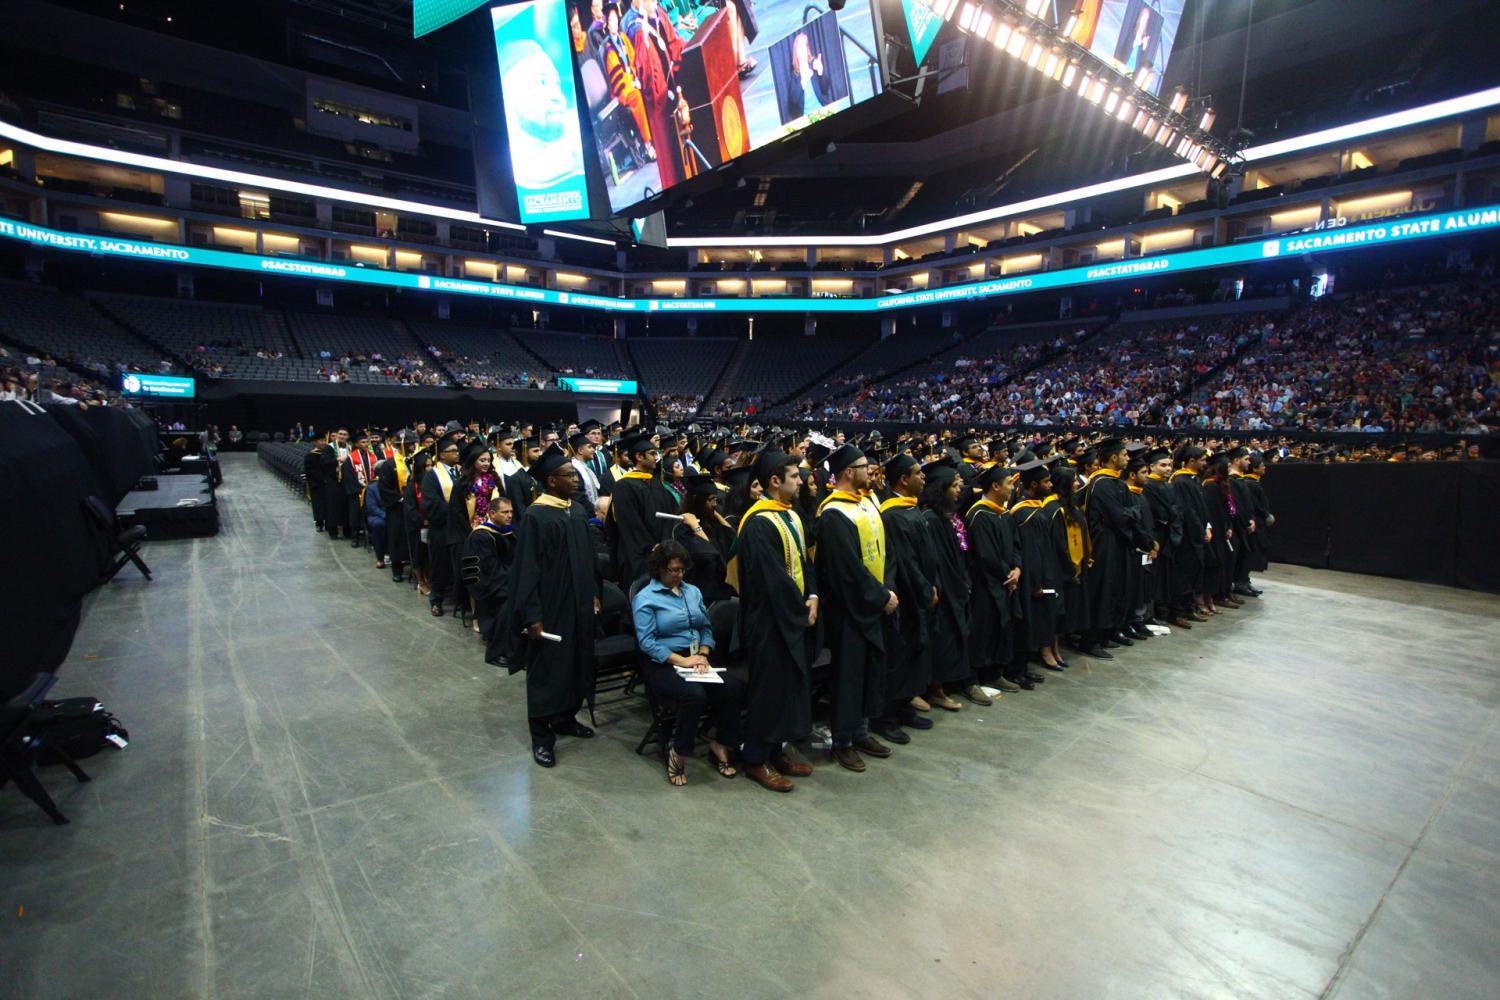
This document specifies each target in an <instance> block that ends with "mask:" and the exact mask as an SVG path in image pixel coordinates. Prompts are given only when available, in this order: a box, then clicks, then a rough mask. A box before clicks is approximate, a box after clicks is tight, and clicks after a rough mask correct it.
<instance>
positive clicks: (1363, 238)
mask: <svg viewBox="0 0 1500 1000" xmlns="http://www.w3.org/2000/svg"><path fill="white" fill-rule="evenodd" d="M1497 228H1500V206H1495V205H1492V206H1488V207H1485V208H1473V209H1466V210H1464V211H1459V212H1439V213H1435V214H1431V215H1419V216H1412V217H1410V218H1406V219H1387V220H1382V221H1380V222H1377V223H1372V224H1370V225H1362V226H1349V227H1346V228H1343V229H1330V230H1323V231H1321V232H1310V233H1298V234H1295V235H1290V236H1277V237H1271V238H1269V239H1264V240H1256V241H1253V242H1246V243H1233V244H1230V245H1228V246H1220V247H1211V248H1209V249H1206V250H1184V251H1182V252H1180V253H1164V254H1157V255H1155V256H1152V257H1133V258H1127V259H1125V260H1118V261H1111V262H1108V263H1100V264H1090V265H1087V266H1084V267H1070V268H1064V269H1062V270H1058V271H1037V272H1035V273H1033V274H1018V275H1013V276H1011V277H1006V278H992V279H989V280H986V281H966V282H963V283H962V284H957V285H948V286H946V287H943V288H934V289H927V290H923V291H914V292H898V293H893V294H890V295H886V296H883V297H881V298H860V299H856V298H848V299H838V298H764V299H755V298H728V297H726V298H698V299H655V298H652V299H631V298H610V297H608V296H605V295H581V294H578V293H576V292H563V291H556V290H553V289H550V288H532V287H529V286H521V285H504V284H500V283H498V282H490V281H477V280H473V279H465V278H443V277H438V276H435V275H430V274H415V273H412V272H409V271H388V270H385V269H384V268H378V267H359V266H356V265H353V264H345V263H340V262H325V261H318V260H303V259H299V258H289V257H261V256H257V255H255V254H246V253H234V252H232V251H228V250H209V249H206V248H202V247H184V246H176V245H169V244H160V243H151V242H149V241H142V240H129V239H121V238H117V237H112V236H91V235H85V234H83V233H70V232H63V231H60V230H56V229H47V228H44V227H42V226H33V225H29V224H27V223H24V222H16V221H15V220H12V219H5V218H0V239H10V240H17V241H20V242H23V243H28V244H30V245H32V246H37V247H43V248H47V249H52V250H67V251H73V252H77V253H87V254H91V255H93V256H96V257H122V258H129V259H134V260H148V261H159V262H161V263H167V264H174V265H178V266H181V265H183V264H189V265H196V266H199V267H216V268H226V269H229V270H235V271H254V272H257V273H260V274H276V275H282V276H287V277H299V278H313V279H315V280H318V281H323V282H353V283H356V284H361V285H378V286H382V287H385V288H410V289H420V290H424V291H433V292H446V293H448V294H451V295H476V296H484V297H487V298H492V299H508V300H511V301H514V302H524V303H526V304H528V305H532V306H544V305H551V306H568V307H572V308H577V309H598V310H602V311H606V312H634V313H658V312H659V313H669V312H681V313H706V312H717V313H773V312H779V313H888V312H892V311H896V310H900V309H911V308H915V307H918V306H929V305H935V304H940V303H954V302H966V301H972V300H976V299H988V298H995V297H998V296H1002V295H1015V294H1018V293H1021V292H1038V291H1045V290H1048V289H1061V288H1080V287H1085V286H1088V285H1094V284H1100V283H1102V282H1108V281H1116V280H1119V279H1121V278H1134V277H1145V276H1151V275H1158V274H1179V273H1182V272H1185V271H1198V270H1203V269H1204V268H1212V267H1224V266H1228V265H1234V264H1252V263H1255V262H1256V261H1263V260H1271V259H1275V258H1279V257H1291V256H1295V255H1298V254H1308V253H1332V252H1336V251H1341V250H1360V249H1368V248H1373V247H1383V246H1391V245H1394V244H1398V243H1406V242H1409V241H1411V240H1418V239H1426V238H1429V237H1435V236H1460V235H1463V234H1465V233H1470V232H1477V231H1480V230H1490V229H1497Z"/></svg>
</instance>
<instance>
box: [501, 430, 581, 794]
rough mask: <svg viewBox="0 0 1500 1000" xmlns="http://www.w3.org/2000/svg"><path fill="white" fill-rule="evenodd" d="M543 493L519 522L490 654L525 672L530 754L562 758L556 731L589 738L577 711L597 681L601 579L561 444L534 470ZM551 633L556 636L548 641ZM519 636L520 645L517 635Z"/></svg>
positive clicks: (546, 763)
mask: <svg viewBox="0 0 1500 1000" xmlns="http://www.w3.org/2000/svg"><path fill="white" fill-rule="evenodd" d="M530 472H531V477H532V478H533V479H535V480H536V481H537V482H539V483H541V484H542V486H543V491H544V492H543V493H542V494H541V495H540V496H538V497H537V498H536V500H535V501H534V502H533V503H532V505H531V506H530V507H528V508H527V509H526V515H525V516H524V517H522V518H521V522H520V524H519V525H518V526H517V527H516V532H515V534H516V551H515V559H514V562H513V563H512V569H511V578H510V601H509V604H508V605H507V606H506V608H505V612H504V614H503V615H502V618H501V624H500V625H499V626H497V629H496V631H495V632H494V633H493V634H492V636H491V639H490V642H489V643H488V651H487V653H486V658H487V659H488V660H489V661H490V662H492V663H495V662H501V661H503V660H508V661H509V665H510V672H511V673H515V672H516V671H517V670H525V671H526V716H527V721H528V725H529V727H530V730H531V756H532V759H533V760H535V761H536V762H537V763H538V764H540V765H541V766H542V767H552V766H553V765H555V764H556V763H557V756H556V739H557V736H559V735H562V736H579V737H585V738H587V737H590V736H593V735H594V731H593V730H592V729H590V728H589V727H588V726H585V725H584V724H583V723H581V722H579V721H578V720H577V719H576V718H574V716H575V715H577V713H578V709H579V708H580V707H581V706H582V705H583V701H584V699H585V698H586V697H587V696H588V695H589V693H590V692H591V691H592V690H593V684H594V630H595V617H596V616H597V615H598V613H599V597H600V593H601V589H600V588H601V586H602V583H601V581H600V579H599V576H598V573H597V566H596V563H595V561H594V550H593V546H592V545H591V544H590V543H589V532H588V524H587V518H586V516H585V515H584V513H583V511H582V509H581V508H579V506H578V505H577V504H575V503H574V502H573V499H572V498H573V494H574V493H576V492H577V490H578V471H577V470H576V469H574V468H573V465H572V463H571V462H570V461H569V460H568V456H567V455H566V454H564V453H563V450H562V449H561V448H559V447H557V446H556V445H553V446H551V447H550V448H548V449H547V450H546V451H544V452H543V453H542V455H541V457H540V458H539V459H538V460H537V463H536V464H535V465H533V466H532V467H531V470H530ZM544 634H547V635H551V636H554V637H556V638H555V641H554V639H547V638H543V635H544ZM517 635H519V640H518V643H517V641H516V640H514V639H513V637H515V636H517Z"/></svg>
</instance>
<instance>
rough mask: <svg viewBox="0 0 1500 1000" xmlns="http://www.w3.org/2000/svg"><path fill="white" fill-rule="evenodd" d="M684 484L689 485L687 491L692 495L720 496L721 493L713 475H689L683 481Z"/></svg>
mask: <svg viewBox="0 0 1500 1000" xmlns="http://www.w3.org/2000/svg"><path fill="white" fill-rule="evenodd" d="M682 484H683V485H684V486H686V487H687V493H688V496H690V497H711V496H718V493H719V486H718V484H717V483H715V482H714V477H713V476H705V475H702V474H699V475H696V476H688V477H687V478H686V479H684V480H683V481H682Z"/></svg>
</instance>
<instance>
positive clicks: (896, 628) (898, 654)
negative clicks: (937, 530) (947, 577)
mask: <svg viewBox="0 0 1500 1000" xmlns="http://www.w3.org/2000/svg"><path fill="white" fill-rule="evenodd" d="M926 484H927V475H926V473H924V472H923V471H922V466H921V464H920V463H918V461H917V460H916V459H915V458H913V457H912V456H910V455H906V454H901V455H897V456H896V457H895V458H892V459H890V460H889V461H888V462H886V464H885V485H886V489H887V491H888V492H889V494H890V496H889V497H888V498H887V499H886V500H885V501H884V502H883V503H881V505H880V520H881V521H882V522H883V523H884V525H885V541H886V553H885V565H886V579H887V580H889V581H890V582H891V583H892V584H894V589H895V591H896V597H897V598H899V599H900V601H901V606H900V607H898V608H897V609H896V613H895V615H893V616H891V618H890V619H887V625H886V671H885V695H884V700H885V708H884V710H883V711H882V712H881V713H880V715H879V716H878V717H877V718H875V719H874V720H872V721H871V722H870V728H871V729H872V730H873V731H874V732H876V733H878V734H879V735H881V736H883V737H885V738H886V739H887V740H889V741H891V742H892V743H896V744H904V743H910V742H911V737H910V736H908V735H907V734H906V732H905V731H904V730H903V728H902V727H903V726H904V727H906V728H907V729H931V728H932V721H931V720H930V719H926V718H923V717H922V716H921V715H920V714H918V712H917V710H916V709H915V708H913V707H912V699H913V698H915V697H918V696H920V695H922V694H924V693H926V691H927V688H928V687H929V686H930V685H931V683H932V660H931V654H930V649H929V646H930V635H931V629H932V618H933V614H934V612H935V611H936V609H937V602H938V592H937V578H938V567H937V554H936V552H934V550H933V545H932V540H931V538H930V537H929V533H928V527H927V519H926V518H925V517H923V516H922V512H921V511H920V510H919V509H917V499H918V497H920V496H921V495H922V488H923V487H924V486H925V485H926Z"/></svg>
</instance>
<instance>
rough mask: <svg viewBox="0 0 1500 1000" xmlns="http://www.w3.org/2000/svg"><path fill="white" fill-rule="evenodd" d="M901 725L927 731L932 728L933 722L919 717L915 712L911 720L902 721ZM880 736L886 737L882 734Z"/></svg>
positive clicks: (922, 716) (921, 716)
mask: <svg viewBox="0 0 1500 1000" xmlns="http://www.w3.org/2000/svg"><path fill="white" fill-rule="evenodd" d="M901 725H903V726H905V727H906V728H907V729H920V730H927V729H931V728H932V720H931V719H929V718H927V716H925V715H918V714H917V713H916V712H913V713H911V718H909V719H902V720H901ZM880 735H881V736H884V735H885V733H881V734H880Z"/></svg>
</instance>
